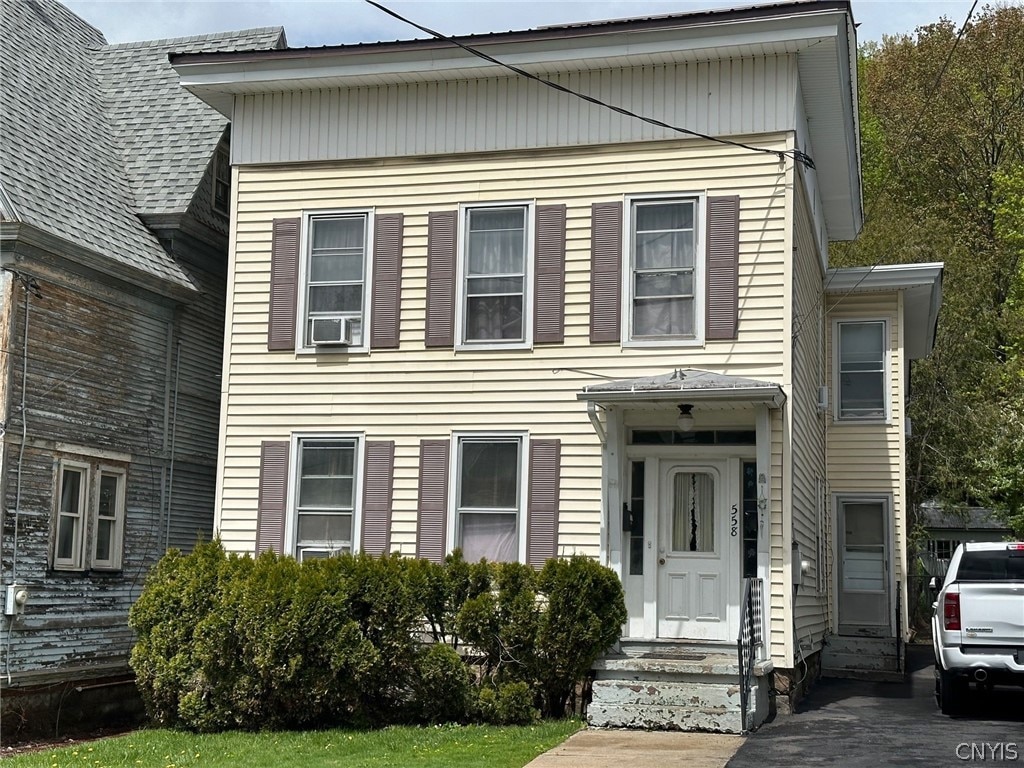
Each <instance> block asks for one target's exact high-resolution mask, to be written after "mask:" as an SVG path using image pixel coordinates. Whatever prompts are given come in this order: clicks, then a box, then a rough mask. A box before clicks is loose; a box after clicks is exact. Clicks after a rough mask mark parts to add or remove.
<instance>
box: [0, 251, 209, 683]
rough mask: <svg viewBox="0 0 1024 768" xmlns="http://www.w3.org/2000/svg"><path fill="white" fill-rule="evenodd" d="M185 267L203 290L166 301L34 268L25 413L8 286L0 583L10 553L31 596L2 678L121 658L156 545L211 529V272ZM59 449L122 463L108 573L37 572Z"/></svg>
mask: <svg viewBox="0 0 1024 768" xmlns="http://www.w3.org/2000/svg"><path fill="white" fill-rule="evenodd" d="M25 268H26V269H30V268H31V265H30V264H29V263H28V262H26V267H25ZM190 270H191V272H192V274H193V275H194V276H195V277H196V278H197V279H198V280H199V282H200V283H201V285H202V286H203V288H204V291H203V293H202V295H201V296H199V297H197V302H196V304H194V305H192V306H187V307H183V308H179V309H177V310H175V309H174V308H173V307H171V306H168V305H166V304H164V303H163V302H162V301H161V300H159V299H156V298H155V297H153V298H151V299H147V298H144V292H141V291H139V292H134V293H135V294H136V295H132V294H130V293H125V292H124V289H123V288H121V289H111V287H109V286H104V285H102V284H98V283H94V282H91V281H89V280H86V279H84V278H75V277H72V276H70V275H69V274H67V273H61V272H59V271H56V270H53V269H48V270H44V271H42V272H40V274H39V277H38V284H39V291H40V294H41V296H38V297H37V296H32V297H31V298H30V303H29V312H28V330H29V332H28V348H27V353H28V354H27V381H26V386H25V387H24V392H25V396H26V400H25V409H24V412H22V410H21V407H20V403H21V397H22V391H23V388H22V378H21V372H22V363H23V361H24V360H25V356H24V355H23V341H24V328H25V291H24V289H23V288H22V287H21V285H20V284H18V283H15V285H14V288H13V294H12V298H13V301H12V302H10V304H9V306H8V307H7V309H9V310H10V311H9V313H8V314H7V317H8V319H9V320H10V322H11V333H10V335H9V338H8V340H7V346H6V351H7V354H8V370H9V372H10V387H11V390H10V400H9V411H10V417H9V419H8V423H7V425H6V433H5V434H4V438H3V462H4V475H3V499H4V507H5V509H6V514H5V515H4V518H3V530H2V552H3V563H2V582H3V583H4V584H8V583H10V581H11V579H12V575H13V574H12V570H13V568H14V566H15V557H16V567H17V572H16V577H17V580H18V582H20V583H24V584H25V585H27V586H28V588H29V593H30V601H29V603H28V606H27V608H26V610H25V612H24V614H23V615H21V616H18V617H16V618H15V620H14V621H13V623H12V624H11V625H10V628H9V629H10V637H11V642H10V646H9V649H10V650H9V655H7V651H6V650H5V652H4V655H5V657H6V664H7V665H9V669H10V673H11V680H12V684H13V685H30V684H37V683H45V682H49V681H58V680H74V679H81V678H82V677H85V676H91V675H98V674H101V673H103V672H104V671H117V670H123V669H125V668H126V666H127V654H128V651H129V649H130V647H131V643H132V635H131V632H130V630H129V629H128V625H127V614H128V609H129V606H130V605H131V603H132V602H133V600H134V599H135V598H137V597H138V595H139V593H140V591H141V589H142V586H143V583H144V580H145V576H146V572H147V571H148V569H149V568H150V567H151V566H152V565H153V564H154V563H155V562H156V561H157V560H158V559H159V558H160V557H161V556H162V554H163V553H164V551H165V550H166V548H167V546H168V545H170V546H176V547H179V548H183V549H189V548H191V546H192V545H193V544H194V543H195V541H196V538H197V536H200V535H201V536H203V537H205V538H207V539H209V538H210V536H211V534H212V522H213V497H214V488H215V467H216V440H217V432H218V421H219V419H218V416H219V414H218V404H219V390H220V387H219V380H218V377H217V373H218V371H219V358H220V348H221V346H222V329H223V319H222V314H221V313H222V311H223V284H224V278H223V276H222V275H219V274H218V273H217V272H216V271H214V272H207V271H204V270H202V269H200V268H199V267H196V266H192V267H190ZM179 355H180V365H179V361H178V356H179ZM176 394H177V411H175V410H174V402H175V395H176ZM23 428H24V430H25V433H26V440H25V441H24V444H23V441H22V437H21V436H22V429H23ZM172 443H173V449H174V450H173V453H172ZM23 448H24V451H23V455H22V449H23ZM61 458H68V459H85V460H89V461H94V462H95V461H97V460H99V461H102V460H106V461H108V462H110V463H113V464H116V465H120V466H126V467H127V484H126V520H125V527H124V555H123V559H122V568H121V569H120V570H119V571H116V572H100V571H89V570H86V571H80V572H71V571H60V570H51V569H50V567H49V563H50V556H51V547H52V537H53V535H54V533H53V532H54V525H53V517H54V494H55V490H56V482H57V475H56V472H57V462H58V461H59V460H60V459H61ZM172 476H173V482H172ZM19 496H20V503H19ZM15 510H19V513H18V515H17V528H18V531H17V542H15V514H14V511H15ZM168 512H169V514H170V518H169V519H168ZM4 621H5V623H6V622H7V620H6V619H5V620H4ZM6 671H7V670H6V668H5V672H6ZM4 683H5V684H6V680H5V681H4Z"/></svg>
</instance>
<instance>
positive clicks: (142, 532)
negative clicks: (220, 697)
mask: <svg viewBox="0 0 1024 768" xmlns="http://www.w3.org/2000/svg"><path fill="white" fill-rule="evenodd" d="M0 37H2V41H3V42H2V45H0V70H2V72H3V76H2V77H0V150H2V160H0V267H2V271H0V498H2V500H3V508H2V512H0V585H2V587H3V592H2V594H0V600H2V601H3V605H4V613H3V616H2V617H0V705H2V707H0V708H2V713H0V723H2V726H3V738H4V741H5V742H8V741H10V740H12V739H17V738H20V737H25V736H31V735H34V734H40V733H44V734H48V735H50V736H52V735H53V734H54V733H55V732H57V731H60V729H64V730H67V729H75V728H85V727H92V726H94V725H96V724H97V723H101V724H102V723H104V722H110V721H112V720H113V719H114V718H118V717H125V716H131V715H138V714H139V713H141V711H142V705H141V700H140V699H139V697H138V695H137V694H134V695H133V691H134V682H133V676H132V674H131V670H130V669H129V667H128V653H129V650H130V649H131V645H132V642H133V637H132V633H131V631H130V630H129V628H128V609H129V607H130V606H131V604H132V602H133V601H134V599H135V598H137V597H138V595H139V592H140V591H141V590H142V586H143V583H144V581H145V577H146V572H147V570H148V569H149V568H150V567H152V566H153V565H154V564H155V563H156V562H157V561H158V560H159V559H160V557H161V556H162V555H163V553H164V552H165V551H166V550H167V548H168V547H178V548H181V549H186V550H187V549H189V548H191V547H192V545H193V544H194V543H195V542H196V539H197V536H204V537H206V538H209V537H210V536H211V535H212V533H213V499H214V491H215V488H216V478H215V475H216V466H217V439H218V415H219V411H220V380H219V377H218V374H219V370H220V361H221V346H222V344H223V316H224V295H225V294H224V291H225V277H226V264H227V244H228V229H229V219H228V214H229V212H230V209H229V204H230V200H231V196H230V181H231V171H230V165H229V157H228V121H227V119H226V118H224V117H223V116H222V115H220V114H219V113H217V112H216V111H214V110H213V109H211V108H210V107H209V106H207V105H206V104H204V103H202V102H201V101H200V100H198V99H196V98H195V97H194V96H192V95H191V94H189V93H188V92H186V91H183V90H182V89H181V88H179V87H178V82H177V76H176V75H175V73H174V71H173V70H172V69H171V68H170V64H169V62H168V59H167V56H168V53H170V52H172V51H198V50H231V49H238V48H241V49H253V48H272V47H275V46H277V45H283V31H282V30H281V29H280V28H273V29H257V30H248V31H244V32H229V33H221V34H212V35H202V36H199V37H193V38H178V39H173V40H154V41H148V42H144V43H123V44H118V45H108V44H107V42H106V40H105V39H104V37H103V35H102V34H101V33H100V32H99V31H98V30H96V29H95V28H93V27H92V26H90V25H89V24H87V23H86V22H85V21H84V20H82V19H81V18H79V17H78V16H76V15H75V14H73V13H72V12H71V11H70V10H68V9H67V8H66V7H64V6H63V5H61V4H60V3H58V2H56V0H4V2H3V4H2V8H0Z"/></svg>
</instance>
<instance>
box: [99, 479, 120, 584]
mask: <svg viewBox="0 0 1024 768" xmlns="http://www.w3.org/2000/svg"><path fill="white" fill-rule="evenodd" d="M97 477H98V482H97V488H96V507H95V510H96V516H95V524H94V530H93V546H92V567H93V568H110V569H116V568H120V567H121V541H122V539H123V537H124V507H125V504H124V501H125V473H124V471H123V470H118V469H112V468H110V467H101V468H100V470H99V472H98V473H97Z"/></svg>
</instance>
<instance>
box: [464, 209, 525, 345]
mask: <svg viewBox="0 0 1024 768" xmlns="http://www.w3.org/2000/svg"><path fill="white" fill-rule="evenodd" d="M525 218H526V211H525V209H523V208H510V209H494V210H487V209H481V210H470V211H469V226H468V236H467V237H468V242H467V246H466V313H465V318H466V330H465V336H466V339H467V340H468V341H486V340H502V339H522V337H523V283H524V278H525V274H526V263H525V261H526V257H525V254H526V241H525V238H526V226H525Z"/></svg>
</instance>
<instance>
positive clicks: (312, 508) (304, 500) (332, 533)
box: [293, 437, 359, 560]
mask: <svg viewBox="0 0 1024 768" xmlns="http://www.w3.org/2000/svg"><path fill="white" fill-rule="evenodd" d="M358 449H359V441H358V439H357V438H348V437H315V438H314V437H306V438H300V439H299V440H298V450H297V451H296V460H297V466H296V469H295V477H296V483H295V485H296V491H295V516H294V520H293V526H294V532H295V533H294V541H295V549H294V553H295V557H296V558H297V559H299V560H305V559H309V558H316V557H329V556H330V555H336V554H341V553H343V552H352V551H354V544H353V535H354V531H355V530H356V527H355V510H356V492H357V472H356V469H357V466H358Z"/></svg>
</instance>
